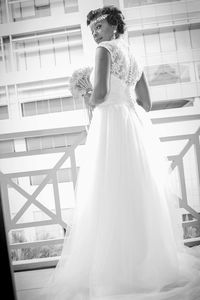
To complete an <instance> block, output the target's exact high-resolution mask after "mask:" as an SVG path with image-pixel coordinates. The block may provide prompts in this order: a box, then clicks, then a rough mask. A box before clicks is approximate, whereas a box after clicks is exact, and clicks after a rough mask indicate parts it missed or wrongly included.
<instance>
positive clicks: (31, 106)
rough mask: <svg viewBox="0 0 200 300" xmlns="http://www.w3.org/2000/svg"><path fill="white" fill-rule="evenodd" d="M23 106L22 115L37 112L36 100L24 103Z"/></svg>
mask: <svg viewBox="0 0 200 300" xmlns="http://www.w3.org/2000/svg"><path fill="white" fill-rule="evenodd" d="M21 108H22V116H23V117H27V116H33V115H36V114H37V112H36V102H28V103H22V104H21Z"/></svg>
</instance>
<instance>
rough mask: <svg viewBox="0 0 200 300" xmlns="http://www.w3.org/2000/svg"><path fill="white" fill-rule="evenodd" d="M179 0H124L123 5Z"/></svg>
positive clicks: (130, 5) (131, 5)
mask: <svg viewBox="0 0 200 300" xmlns="http://www.w3.org/2000/svg"><path fill="white" fill-rule="evenodd" d="M174 1H180V0H124V7H125V8H128V7H134V6H139V5H149V4H159V3H165V2H174Z"/></svg>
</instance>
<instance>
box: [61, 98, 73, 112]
mask: <svg viewBox="0 0 200 300" xmlns="http://www.w3.org/2000/svg"><path fill="white" fill-rule="evenodd" d="M62 110H63V111H70V110H74V100H73V98H72V97H67V98H62Z"/></svg>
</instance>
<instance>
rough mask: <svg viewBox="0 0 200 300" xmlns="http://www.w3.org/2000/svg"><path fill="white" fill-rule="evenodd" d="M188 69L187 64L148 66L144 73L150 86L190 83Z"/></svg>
mask: <svg viewBox="0 0 200 300" xmlns="http://www.w3.org/2000/svg"><path fill="white" fill-rule="evenodd" d="M189 67H190V66H189V64H183V63H182V64H181V63H179V64H164V65H158V66H148V67H145V73H146V75H147V78H148V82H149V85H151V86H156V85H165V84H172V83H178V82H189V81H191V79H190V68H189Z"/></svg>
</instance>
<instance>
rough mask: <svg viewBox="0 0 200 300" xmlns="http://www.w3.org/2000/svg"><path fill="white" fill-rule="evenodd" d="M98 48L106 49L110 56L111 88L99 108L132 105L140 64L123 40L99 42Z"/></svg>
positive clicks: (140, 72)
mask: <svg viewBox="0 0 200 300" xmlns="http://www.w3.org/2000/svg"><path fill="white" fill-rule="evenodd" d="M98 47H104V48H106V49H107V50H108V51H109V53H110V55H111V80H110V82H111V87H110V92H109V95H107V99H106V101H104V102H103V103H102V104H101V106H105V105H111V104H112V105H113V104H114V105H115V104H129V105H130V104H131V105H132V104H134V102H135V93H134V88H135V85H136V83H137V81H138V80H139V79H140V77H141V74H142V67H141V64H140V63H139V62H138V60H137V59H136V57H135V55H134V52H133V51H132V50H131V48H130V46H129V45H128V44H127V43H126V42H125V41H124V40H123V39H121V38H120V39H116V40H111V41H105V42H101V43H100V44H99V45H98Z"/></svg>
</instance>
